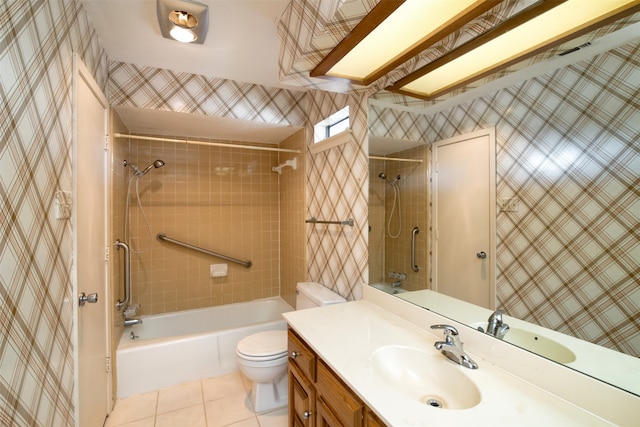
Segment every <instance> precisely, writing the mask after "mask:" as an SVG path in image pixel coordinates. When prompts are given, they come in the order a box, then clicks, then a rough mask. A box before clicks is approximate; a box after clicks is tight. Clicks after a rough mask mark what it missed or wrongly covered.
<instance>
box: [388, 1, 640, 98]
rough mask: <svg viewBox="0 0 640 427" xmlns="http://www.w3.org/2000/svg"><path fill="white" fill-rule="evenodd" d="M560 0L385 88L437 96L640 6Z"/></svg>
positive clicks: (611, 20)
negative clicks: (549, 7) (546, 8)
mask: <svg viewBox="0 0 640 427" xmlns="http://www.w3.org/2000/svg"><path fill="white" fill-rule="evenodd" d="M538 3H539V4H541V2H538ZM556 3H559V4H557V5H555V6H554V7H552V8H551V9H549V10H548V11H545V12H544V13H542V14H537V16H534V17H532V18H531V19H522V18H518V17H517V16H518V15H516V16H515V17H514V18H512V19H510V20H509V21H511V22H512V23H514V24H509V23H508V22H505V25H507V26H510V27H511V28H508V29H507V30H506V31H504V30H502V31H498V32H497V33H496V34H487V35H481V36H479V37H478V38H477V39H474V40H472V41H471V42H469V43H467V44H466V45H463V46H460V48H458V49H455V50H453V51H451V52H449V53H448V54H446V55H445V56H443V57H442V58H440V59H438V60H436V61H433V62H432V63H431V64H427V65H426V66H424V67H422V68H421V69H419V70H416V71H415V72H413V73H411V74H409V75H408V76H406V77H404V78H403V79H401V80H399V81H398V82H396V83H395V84H394V85H392V86H391V87H389V88H387V89H389V90H390V91H392V92H398V93H402V94H405V95H409V96H415V97H418V98H423V99H427V100H429V99H433V98H435V97H437V96H439V95H442V94H444V93H446V92H449V91H451V90H454V89H456V88H459V87H462V86H464V85H466V84H468V83H470V82H471V81H473V80H476V79H479V78H481V77H484V76H486V75H488V74H491V73H494V72H496V71H498V70H500V69H504V68H506V67H508V66H511V65H513V64H515V63H517V62H519V61H522V60H524V59H526V58H529V57H531V56H533V55H536V54H538V53H541V52H542V51H544V50H547V49H550V48H552V47H555V46H558V45H560V44H562V43H564V42H566V41H568V40H571V39H573V38H575V37H578V36H580V35H582V34H585V33H587V32H589V31H592V30H594V29H596V28H597V27H600V26H602V25H605V24H607V23H610V22H613V21H615V20H618V19H620V18H622V17H624V16H626V15H629V14H631V13H634V12H636V11H638V10H639V9H640V0H589V1H585V0H567V1H564V2H556ZM532 7H533V6H532ZM529 9H531V8H529ZM526 12H527V11H524V12H523V13H526ZM489 33H490V32H489Z"/></svg>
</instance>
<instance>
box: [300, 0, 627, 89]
mask: <svg viewBox="0 0 640 427" xmlns="http://www.w3.org/2000/svg"><path fill="white" fill-rule="evenodd" d="M503 1H506V0H484V1H481V0H480V1H478V0H455V1H449V0H387V1H381V2H379V3H378V4H377V5H376V6H375V7H374V8H373V9H372V10H371V11H370V12H369V14H367V16H365V18H364V19H363V20H362V21H361V22H360V23H359V24H358V25H357V26H356V27H355V28H354V29H353V30H352V31H351V33H349V34H348V35H347V36H346V37H345V38H344V40H342V41H341V42H340V43H339V44H338V45H337V46H336V47H335V48H334V49H333V50H332V51H331V52H330V53H329V54H328V55H327V56H326V57H325V58H324V59H323V60H322V61H321V62H320V63H319V64H318V65H317V66H316V67H315V68H314V69H313V70H312V71H311V73H310V75H311V77H330V78H331V77H333V78H336V77H338V78H345V79H348V80H350V81H351V82H353V83H356V84H362V85H369V84H371V83H372V82H373V81H375V80H377V79H378V78H380V77H382V76H384V75H386V74H387V73H389V72H390V71H392V70H394V69H395V68H397V67H398V66H399V65H401V64H403V63H404V62H406V61H408V60H409V59H411V58H413V57H415V56H416V55H418V54H419V53H421V52H423V51H424V50H426V49H428V48H429V47H431V46H433V45H434V44H436V43H437V42H439V41H441V40H442V39H444V38H445V37H447V36H449V35H451V34H452V33H454V32H455V31H457V30H459V29H460V28H461V27H463V26H464V25H466V24H468V23H469V22H471V21H472V20H474V19H476V18H478V17H479V16H481V15H483V14H485V13H486V12H488V11H489V10H490V9H491V8H493V7H495V6H497V5H498V4H500V3H502V2H503ZM638 10H640V0H588V1H586V0H538V1H535V2H533V3H532V4H531V5H530V6H528V7H526V8H525V9H524V10H522V11H520V12H518V13H516V14H515V15H514V16H512V17H510V18H509V19H507V20H505V21H504V22H502V23H500V24H498V25H496V26H495V27H493V28H492V29H490V30H488V31H486V32H485V33H483V34H481V35H479V36H478V37H476V38H474V39H472V40H470V41H468V42H467V43H465V44H463V45H461V46H460V47H458V48H456V49H454V50H452V51H450V52H448V53H446V54H445V55H443V56H442V57H441V58H439V59H437V60H435V61H433V62H431V63H429V64H427V65H425V66H424V67H422V68H420V69H418V70H416V71H414V72H412V73H411V74H409V75H407V76H406V77H404V78H402V79H400V80H398V81H396V82H395V83H394V84H393V85H392V86H390V87H388V88H387V89H388V90H390V91H392V92H396V93H400V94H404V95H408V96H412V97H417V98H421V99H427V100H430V99H433V98H435V97H437V96H439V95H442V94H443V93H446V92H449V91H452V90H454V89H457V88H459V87H462V86H465V85H468V84H469V83H470V82H471V81H473V80H477V79H480V78H482V77H485V76H487V75H489V74H491V73H494V72H496V71H498V70H500V69H504V68H507V67H509V66H511V65H513V64H515V63H517V62H520V61H522V60H524V59H527V58H529V57H532V56H534V55H536V54H538V53H541V52H543V51H545V50H548V49H551V48H553V47H556V46H559V45H561V44H562V43H565V42H567V41H569V40H572V39H574V38H576V37H578V36H581V35H584V34H586V33H588V32H590V31H593V30H595V29H596V28H598V27H600V26H603V25H606V24H609V23H612V22H614V21H616V20H618V19H621V18H623V17H625V16H627V15H630V14H632V13H635V12H637V11H638Z"/></svg>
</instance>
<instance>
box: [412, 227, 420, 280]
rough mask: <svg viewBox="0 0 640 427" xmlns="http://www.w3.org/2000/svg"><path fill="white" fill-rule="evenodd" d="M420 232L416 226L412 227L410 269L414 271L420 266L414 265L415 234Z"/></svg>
mask: <svg viewBox="0 0 640 427" xmlns="http://www.w3.org/2000/svg"><path fill="white" fill-rule="evenodd" d="M419 232H420V229H419V228H418V227H413V231H412V232H411V269H412V270H413V271H415V272H417V271H418V270H420V267H418V266H417V265H416V234H418V233H419Z"/></svg>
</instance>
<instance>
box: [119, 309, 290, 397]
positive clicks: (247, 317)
mask: <svg viewBox="0 0 640 427" xmlns="http://www.w3.org/2000/svg"><path fill="white" fill-rule="evenodd" d="M292 310H293V308H292V307H291V306H290V305H289V304H287V303H286V302H285V301H284V300H283V299H281V298H266V299H261V300H256V301H250V302H243V303H237V304H228V305H223V306H217V307H210V308H202V309H196V310H185V311H178V312H174V313H165V314H158V315H152V316H143V317H142V321H143V323H142V324H140V325H134V326H131V327H126V328H125V330H124V334H123V336H122V338H121V339H120V343H119V344H118V348H117V350H116V367H117V373H118V384H117V387H118V398H119V399H121V398H123V397H127V396H131V395H134V394H140V393H145V392H148V391H151V390H156V389H159V388H163V387H169V386H172V385H177V384H180V383H183V382H187V381H195V380H199V379H204V378H209V377H215V376H218V375H224V374H228V373H231V372H235V371H237V370H238V365H237V363H236V353H235V351H236V345H237V344H238V341H240V340H241V339H242V338H244V337H246V336H248V335H251V334H253V333H256V332H259V331H266V330H275V329H286V322H285V321H284V319H283V318H282V313H286V312H287V311H292ZM131 332H133V334H134V335H135V336H136V337H137V338H136V339H131Z"/></svg>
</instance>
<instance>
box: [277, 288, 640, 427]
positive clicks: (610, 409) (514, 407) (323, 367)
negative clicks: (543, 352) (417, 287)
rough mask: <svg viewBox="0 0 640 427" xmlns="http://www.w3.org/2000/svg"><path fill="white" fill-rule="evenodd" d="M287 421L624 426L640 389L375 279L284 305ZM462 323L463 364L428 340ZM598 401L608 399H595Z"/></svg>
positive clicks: (637, 408) (639, 411)
mask: <svg viewBox="0 0 640 427" xmlns="http://www.w3.org/2000/svg"><path fill="white" fill-rule="evenodd" d="M284 317H285V320H286V321H287V322H288V324H289V343H288V350H289V402H290V404H289V408H290V409H289V411H290V413H289V415H290V416H289V425H290V426H309V427H315V426H338V425H343V426H363V425H365V426H380V425H389V426H432V427H433V426H436V427H437V426H447V427H450V426H471V425H474V426H476V425H477V426H484V425H495V424H496V423H499V424H501V425H518V426H540V425H548V426H563V427H564V426H613V425H618V426H632V425H634V423H636V422H637V420H638V419H639V418H640V398H638V397H637V396H634V395H632V394H630V393H627V392H624V391H621V390H618V389H615V388H613V387H611V386H608V385H607V384H604V383H601V382H598V381H596V380H593V379H592V378H589V377H586V376H584V375H582V374H579V373H575V372H572V371H571V370H569V369H566V368H563V367H561V366H557V364H554V363H553V362H550V361H549V360H546V359H544V358H541V357H539V356H536V355H533V354H530V353H528V352H526V351H524V350H522V349H519V348H516V347H514V346H510V345H509V344H507V343H504V342H500V341H499V340H496V339H494V338H492V337H489V336H484V335H483V334H472V333H470V332H472V331H469V330H465V328H464V326H463V325H461V324H457V323H456V322H453V321H451V320H449V319H446V318H444V317H442V316H440V315H438V314H435V313H433V312H430V311H427V310H423V309H420V308H417V307H415V306H414V305H413V304H410V303H407V302H406V301H402V300H400V299H398V298H395V297H393V296H390V295H388V294H385V293H384V292H380V291H378V290H375V289H369V290H366V291H365V298H364V299H363V300H359V301H352V302H349V303H346V304H336V305H332V306H327V307H320V308H313V309H308V310H300V311H294V312H289V313H285V314H284ZM443 323H448V324H451V325H452V326H454V327H455V328H458V329H459V330H460V338H461V340H462V341H463V342H464V343H465V346H464V349H465V351H466V352H467V353H468V354H469V355H470V356H471V357H472V358H473V360H474V361H475V362H477V364H478V369H468V368H465V367H463V366H460V365H457V364H455V363H454V362H452V361H450V360H449V359H447V358H446V357H445V356H444V355H443V354H442V353H440V352H439V351H438V350H436V349H435V348H434V343H435V342H436V341H441V340H442V339H443V337H442V332H441V331H433V330H431V329H430V326H431V325H433V324H443ZM603 402H606V404H603Z"/></svg>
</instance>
